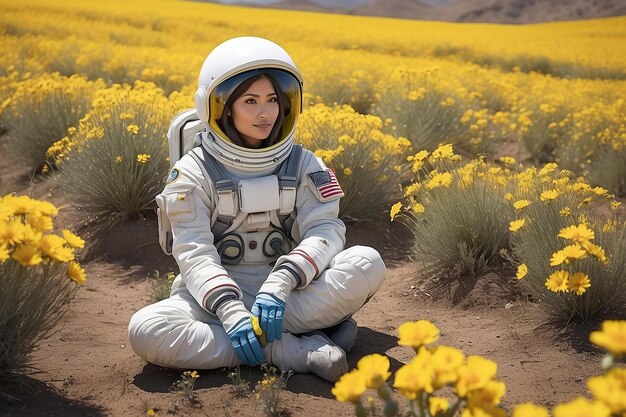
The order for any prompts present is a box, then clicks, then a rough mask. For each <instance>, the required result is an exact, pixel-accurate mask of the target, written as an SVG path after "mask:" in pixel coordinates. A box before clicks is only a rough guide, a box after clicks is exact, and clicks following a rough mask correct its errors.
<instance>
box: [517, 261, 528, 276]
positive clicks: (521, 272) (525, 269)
mask: <svg viewBox="0 0 626 417" xmlns="http://www.w3.org/2000/svg"><path fill="white" fill-rule="evenodd" d="M526 274H528V267H527V266H526V264H520V265H519V266H518V267H517V273H516V274H515V277H517V279H522V278H524V277H525V276H526Z"/></svg>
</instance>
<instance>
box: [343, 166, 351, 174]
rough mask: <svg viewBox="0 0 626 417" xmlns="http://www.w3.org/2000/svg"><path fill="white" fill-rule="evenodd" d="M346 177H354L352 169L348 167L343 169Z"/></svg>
mask: <svg viewBox="0 0 626 417" xmlns="http://www.w3.org/2000/svg"><path fill="white" fill-rule="evenodd" d="M343 173H344V175H352V169H351V168H350V167H346V168H344V169H343Z"/></svg>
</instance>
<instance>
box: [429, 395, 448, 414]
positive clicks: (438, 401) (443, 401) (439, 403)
mask: <svg viewBox="0 0 626 417" xmlns="http://www.w3.org/2000/svg"><path fill="white" fill-rule="evenodd" d="M428 408H429V410H430V415H431V416H434V415H436V414H437V413H445V412H446V411H448V408H450V404H449V403H448V399H447V398H445V397H430V398H429V399H428Z"/></svg>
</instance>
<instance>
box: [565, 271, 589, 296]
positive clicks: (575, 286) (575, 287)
mask: <svg viewBox="0 0 626 417" xmlns="http://www.w3.org/2000/svg"><path fill="white" fill-rule="evenodd" d="M589 287H591V282H590V281H589V275H587V274H585V273H584V272H576V273H575V274H571V275H570V276H569V279H568V280H567V290H568V291H571V292H574V293H576V295H583V294H584V293H585V291H587V288H589Z"/></svg>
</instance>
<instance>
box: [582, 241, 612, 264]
mask: <svg viewBox="0 0 626 417" xmlns="http://www.w3.org/2000/svg"><path fill="white" fill-rule="evenodd" d="M582 246H583V248H585V250H586V251H587V252H588V253H589V254H590V255H591V256H593V257H595V258H596V259H597V260H598V261H600V262H602V263H603V264H605V265H606V264H608V263H609V259H608V258H607V257H606V254H605V253H604V249H602V247H601V246H599V245H594V244H593V243H591V242H584V243H583V244H582Z"/></svg>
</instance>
